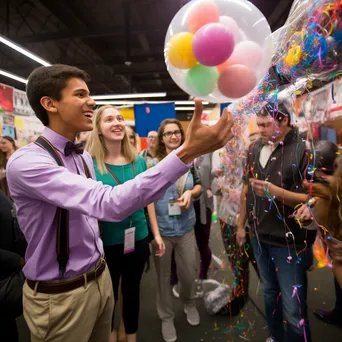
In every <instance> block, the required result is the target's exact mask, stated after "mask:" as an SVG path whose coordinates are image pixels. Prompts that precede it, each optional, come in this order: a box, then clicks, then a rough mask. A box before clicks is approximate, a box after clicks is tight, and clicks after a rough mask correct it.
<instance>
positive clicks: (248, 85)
mask: <svg viewBox="0 0 342 342" xmlns="http://www.w3.org/2000/svg"><path fill="white" fill-rule="evenodd" d="M256 84H257V77H256V74H255V73H254V71H253V70H251V69H249V68H248V67H246V66H245V65H241V64H235V65H232V66H230V67H228V68H227V69H225V70H224V71H222V73H221V75H220V77H219V80H218V89H219V91H220V92H221V93H222V95H224V96H226V97H229V98H231V99H237V98H240V97H243V96H245V95H247V94H248V93H249V92H250V91H251V90H253V88H254V87H255V86H256Z"/></svg>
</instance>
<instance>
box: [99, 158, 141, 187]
mask: <svg viewBox="0 0 342 342" xmlns="http://www.w3.org/2000/svg"><path fill="white" fill-rule="evenodd" d="M131 165H132V169H133V174H134V178H135V177H136V176H137V171H136V169H135V164H134V163H132V164H131ZM106 168H107V171H108V172H109V173H110V175H111V176H112V177H113V178H114V180H115V182H117V183H118V185H120V184H122V183H121V182H120V181H119V178H118V177H116V175H115V173H114V172H113V171H112V170H111V169H110V168H109V167H108V166H107V165H106Z"/></svg>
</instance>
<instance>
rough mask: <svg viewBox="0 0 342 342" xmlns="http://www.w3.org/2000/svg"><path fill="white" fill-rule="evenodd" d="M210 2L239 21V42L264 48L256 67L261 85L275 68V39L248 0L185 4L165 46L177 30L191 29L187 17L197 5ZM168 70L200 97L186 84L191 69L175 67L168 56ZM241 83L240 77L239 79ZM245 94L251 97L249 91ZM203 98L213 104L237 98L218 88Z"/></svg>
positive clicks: (175, 18)
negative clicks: (224, 94) (272, 66)
mask: <svg viewBox="0 0 342 342" xmlns="http://www.w3.org/2000/svg"><path fill="white" fill-rule="evenodd" d="M205 2H207V3H208V2H210V3H214V4H215V5H216V6H217V9H218V14H219V16H220V17H229V18H231V19H232V20H233V21H235V22H236V24H237V27H238V38H237V41H236V43H240V42H243V41H253V42H255V43H256V44H258V46H260V47H261V50H262V52H263V53H262V58H261V61H260V63H258V65H257V67H256V69H255V70H254V71H255V73H256V77H257V84H258V83H259V82H260V81H262V80H263V79H264V77H265V75H266V74H267V72H268V70H269V68H270V67H271V61H272V55H273V40H272V36H271V29H270V26H269V24H268V22H267V20H266V18H265V17H264V15H263V14H262V13H261V11H260V10H259V9H258V8H257V7H256V6H254V5H253V4H252V3H251V2H249V1H247V0H204V1H203V0H193V1H191V2H189V3H187V4H186V5H185V6H184V7H182V8H181V9H180V10H179V11H178V13H177V14H176V15H175V17H174V18H173V20H172V22H171V24H170V26H169V28H168V31H167V33H166V38H165V46H167V43H168V41H169V40H170V39H171V38H172V37H173V36H174V35H175V34H177V33H180V32H189V29H188V27H187V19H188V17H189V14H190V13H191V11H192V9H193V7H194V6H198V5H200V4H201V3H205ZM165 62H166V65H167V70H168V72H169V73H170V76H171V78H172V79H173V80H174V82H175V83H176V84H177V85H178V86H179V87H180V88H181V89H182V90H184V91H185V92H186V93H188V94H190V95H191V96H196V94H194V93H193V91H192V90H191V89H188V88H187V87H186V86H185V81H184V77H185V74H186V72H187V70H181V69H178V68H175V67H174V66H172V65H170V64H169V63H168V60H167V58H165ZM236 82H239V80H236ZM245 96H248V94H246V95H245ZM201 99H202V100H205V101H209V102H212V103H226V102H233V101H236V100H237V99H230V98H227V97H225V96H223V95H222V94H221V93H220V92H219V91H218V89H217V88H216V89H214V91H213V92H212V93H211V94H208V95H207V96H203V97H201Z"/></svg>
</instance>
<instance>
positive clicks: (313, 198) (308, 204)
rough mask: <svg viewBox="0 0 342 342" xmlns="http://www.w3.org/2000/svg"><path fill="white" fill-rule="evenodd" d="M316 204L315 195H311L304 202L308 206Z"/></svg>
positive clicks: (311, 206)
mask: <svg viewBox="0 0 342 342" xmlns="http://www.w3.org/2000/svg"><path fill="white" fill-rule="evenodd" d="M315 204H316V199H315V197H312V198H310V199H309V200H308V201H307V202H306V205H307V206H308V207H309V208H311V209H312V208H313V207H314V206H315Z"/></svg>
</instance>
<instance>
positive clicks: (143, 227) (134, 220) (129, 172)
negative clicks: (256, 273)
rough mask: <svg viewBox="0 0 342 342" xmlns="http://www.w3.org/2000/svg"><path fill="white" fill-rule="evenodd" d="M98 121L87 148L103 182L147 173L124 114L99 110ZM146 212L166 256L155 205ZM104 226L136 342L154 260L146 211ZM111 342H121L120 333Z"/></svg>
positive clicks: (111, 267)
mask: <svg viewBox="0 0 342 342" xmlns="http://www.w3.org/2000/svg"><path fill="white" fill-rule="evenodd" d="M93 122H94V129H93V131H92V132H91V134H90V136H89V139H88V142H87V145H86V149H87V150H88V152H89V153H90V155H91V156H92V157H93V161H94V169H95V173H96V179H97V180H98V181H101V182H102V183H104V184H107V185H111V186H117V185H118V184H122V183H124V182H126V181H128V180H131V179H133V178H134V177H135V176H136V175H138V174H140V173H142V172H144V171H145V170H146V169H147V166H146V162H145V160H144V158H143V157H141V156H139V155H138V154H137V151H136V150H135V149H134V147H133V146H132V145H131V144H130V143H129V140H128V136H127V131H126V125H125V121H124V118H123V116H122V115H121V113H120V112H119V110H117V109H116V108H114V107H112V106H103V107H100V108H99V109H98V110H97V111H96V112H95V114H94V117H93ZM132 196H135V194H132ZM147 209H148V215H149V220H150V225H151V230H152V233H153V236H154V240H155V244H156V245H157V249H156V256H162V255H163V254H164V252H165V246H164V243H163V240H162V239H161V236H160V233H159V229H158V224H157V220H156V214H155V209H154V204H153V203H152V204H150V205H149V206H148V208H147ZM100 225H101V229H102V239H103V244H104V251H105V255H106V260H107V264H108V267H109V271H110V274H111V277H112V282H113V290H114V296H115V300H116V302H117V300H118V292H119V291H118V289H119V282H120V279H121V290H122V297H123V321H124V324H125V331H126V335H127V342H135V341H136V333H137V330H138V318H139V292H140V280H141V277H142V274H143V271H144V267H145V264H146V262H147V260H148V257H149V241H148V226H147V221H146V216H145V212H144V209H143V208H142V209H140V210H138V211H136V212H135V213H133V214H132V215H131V216H129V217H127V218H126V219H125V220H124V221H121V222H100ZM114 310H115V309H114ZM113 316H114V315H113ZM113 328H114V327H113ZM111 340H112V341H116V340H117V332H116V330H115V329H113V334H112V336H111Z"/></svg>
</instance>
